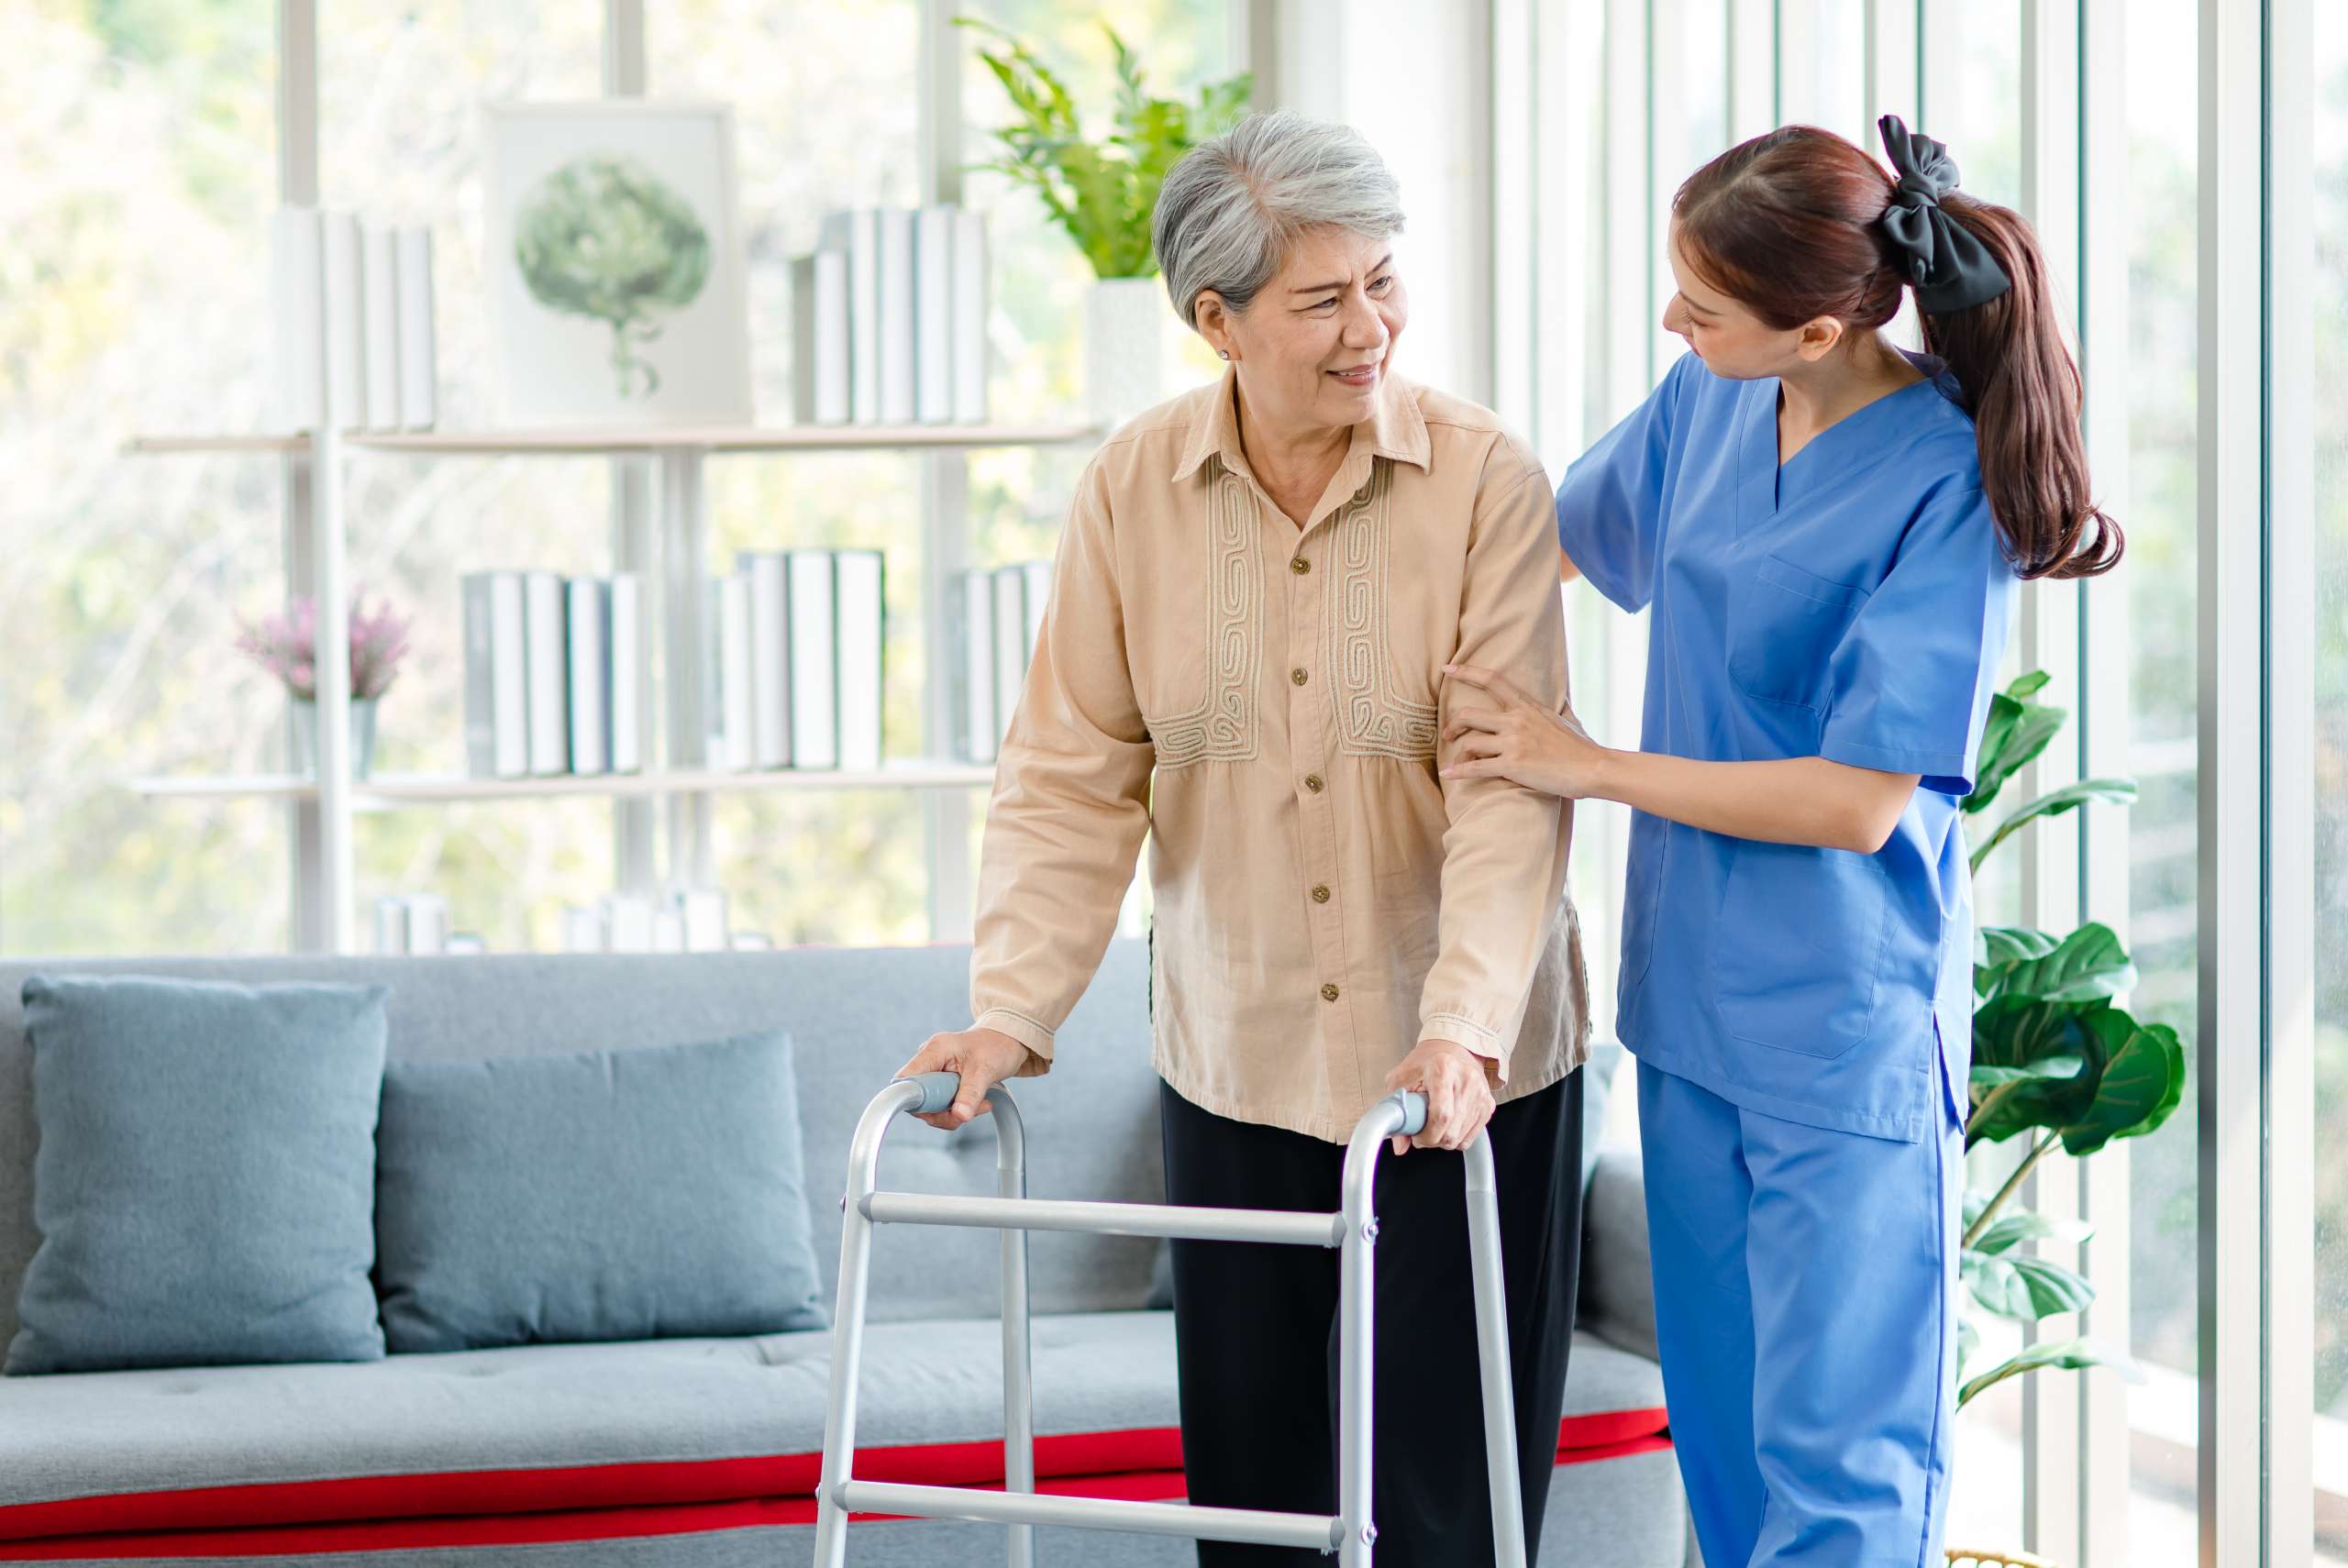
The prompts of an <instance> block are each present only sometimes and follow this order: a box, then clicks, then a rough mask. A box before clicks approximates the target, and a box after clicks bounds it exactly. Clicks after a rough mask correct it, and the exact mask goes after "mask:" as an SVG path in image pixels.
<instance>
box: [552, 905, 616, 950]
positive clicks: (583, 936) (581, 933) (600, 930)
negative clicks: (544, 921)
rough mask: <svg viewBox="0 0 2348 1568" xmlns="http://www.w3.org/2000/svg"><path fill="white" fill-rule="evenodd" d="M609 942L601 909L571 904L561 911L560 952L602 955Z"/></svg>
mask: <svg viewBox="0 0 2348 1568" xmlns="http://www.w3.org/2000/svg"><path fill="white" fill-rule="evenodd" d="M609 940H610V937H609V933H608V930H607V928H606V927H605V925H604V911H602V910H601V909H599V908H593V907H587V908H582V907H581V906H580V905H577V904H572V905H570V906H569V907H567V908H566V909H564V911H562V950H563V951H564V952H565V953H602V952H604V951H605V950H606V946H607V944H608V943H609Z"/></svg>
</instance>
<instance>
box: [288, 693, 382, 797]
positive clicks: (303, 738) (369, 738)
mask: <svg viewBox="0 0 2348 1568" xmlns="http://www.w3.org/2000/svg"><path fill="white" fill-rule="evenodd" d="M292 701H293V704H294V773H295V774H296V775H297V776H299V777H301V778H316V777H317V773H318V705H317V703H316V702H315V701H309V700H306V699H305V698H300V697H295V698H293V699H292ZM377 701H378V699H376V698H373V697H354V698H352V699H351V702H350V776H351V777H352V778H366V777H367V775H368V774H369V773H370V772H371V770H372V769H373V768H374V766H375V703H376V702H377Z"/></svg>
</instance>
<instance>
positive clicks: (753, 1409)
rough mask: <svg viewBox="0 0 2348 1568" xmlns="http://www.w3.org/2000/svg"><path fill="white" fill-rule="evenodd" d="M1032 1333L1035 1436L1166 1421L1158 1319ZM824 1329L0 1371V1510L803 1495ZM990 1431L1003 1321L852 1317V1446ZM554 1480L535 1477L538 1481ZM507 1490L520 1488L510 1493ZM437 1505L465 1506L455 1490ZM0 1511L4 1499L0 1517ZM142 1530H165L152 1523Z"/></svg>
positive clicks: (820, 1411) (1620, 1371)
mask: <svg viewBox="0 0 2348 1568" xmlns="http://www.w3.org/2000/svg"><path fill="white" fill-rule="evenodd" d="M1033 1343H1034V1351H1035V1376H1036V1383H1035V1387H1036V1404H1035V1409H1036V1432H1037V1434H1038V1436H1039V1437H1042V1438H1049V1437H1052V1436H1055V1435H1062V1434H1070V1433H1135V1432H1150V1431H1162V1430H1168V1429H1173V1428H1176V1427H1177V1426H1178V1425H1179V1419H1180V1418H1179V1407H1178V1403H1177V1399H1176V1396H1175V1386H1174V1324H1173V1319H1172V1315H1171V1314H1170V1313H1164V1312H1104V1313H1091V1314H1085V1315H1083V1316H1079V1317H1067V1318H1039V1319H1037V1320H1036V1323H1035V1327H1034V1340H1033ZM831 1344H832V1336H831V1334H830V1332H829V1331H820V1332H812V1333H799V1334H779V1335H768V1336H763V1337H759V1338H754V1339H736V1340H661V1341H655V1342H640V1343H628V1344H580V1345H530V1346H520V1347H515V1348H509V1349H504V1350H491V1351H471V1352H463V1353H456V1354H451V1355H415V1356H393V1357H391V1358H390V1359H388V1360H385V1361H382V1362H379V1363H376V1364H373V1365H370V1366H338V1365H315V1366H302V1367H282V1368H264V1367H219V1368H203V1369H191V1370H184V1371H168V1372H164V1371H157V1372H129V1373H107V1374H100V1375H92V1376H88V1377H82V1378H75V1379H72V1380H70V1382H71V1386H67V1384H66V1382H64V1381H61V1380H57V1379H44V1380H27V1381H24V1382H19V1383H13V1384H5V1385H0V1509H6V1508H7V1507H15V1506H19V1505H23V1504H29V1503H43V1502H51V1501H55V1500H58V1499H61V1498H70V1497H105V1496H114V1495H121V1494H129V1493H154V1492H161V1491H166V1490H174V1489H184V1488H196V1487H212V1486H235V1485H251V1484H255V1483H280V1484H283V1483H299V1482H304V1481H318V1480H338V1479H347V1478H351V1477H360V1476H410V1475H424V1476H430V1475H449V1474H461V1473H463V1472H467V1471H483V1470H489V1471H498V1472H504V1473H509V1474H511V1473H521V1472H533V1471H537V1472H544V1473H545V1474H544V1476H543V1477H542V1483H543V1485H545V1486H547V1487H548V1488H557V1487H559V1485H562V1484H563V1482H564V1477H563V1476H562V1475H561V1474H560V1472H563V1471H566V1470H570V1469H573V1468H577V1467H584V1466H596V1465H613V1464H633V1465H647V1466H661V1465H689V1464H692V1463H696V1462H704V1461H711V1460H721V1459H742V1458H752V1457H755V1458H759V1459H763V1460H767V1461H770V1462H771V1463H768V1464H765V1465H762V1466H759V1467H758V1468H757V1469H756V1470H755V1472H754V1473H753V1474H752V1475H751V1477H750V1479H751V1481H752V1483H753V1484H754V1485H757V1486H758V1487H759V1489H760V1491H761V1492H763V1493H765V1494H766V1495H769V1496H777V1495H794V1494H795V1495H804V1494H806V1493H808V1492H810V1491H812V1490H813V1486H814V1475H815V1468H814V1463H813V1456H814V1455H815V1454H817V1453H818V1452H820V1451H821V1450H822V1447H823V1439H824V1405H825V1395H826V1392H827V1390H828V1386H829V1380H830V1375H831ZM1662 1403H1663V1391H1662V1383H1661V1376H1660V1374H1659V1372H1658V1370H1657V1368H1656V1366H1655V1364H1653V1363H1652V1362H1648V1361H1645V1360H1643V1359H1641V1358H1639V1357H1637V1356H1633V1355H1629V1354H1626V1353H1623V1352H1622V1351H1618V1350H1616V1349H1614V1348H1613V1347H1611V1346H1610V1345H1608V1344H1606V1343H1604V1342H1601V1341H1598V1340H1594V1339H1592V1338H1590V1337H1589V1336H1588V1335H1581V1336H1578V1337H1577V1338H1576V1340H1575V1342H1574V1352H1573V1369H1572V1374H1571V1375H1570V1377H1569V1378H1568V1379H1567V1387H1566V1409H1567V1416H1568V1418H1569V1419H1570V1418H1574V1417H1587V1416H1589V1415H1591V1414H1593V1413H1597V1412H1604V1411H1613V1410H1644V1409H1652V1408H1659V1407H1660V1406H1661V1405H1662ZM1001 1440H1002V1325H1001V1323H1000V1322H999V1321H997V1320H993V1319H985V1320H955V1321H948V1322H936V1323H890V1324H876V1325H874V1326H873V1327H872V1328H871V1329H870V1330H869V1334H868V1337H867V1339H866V1342H865V1357H864V1380H863V1389H862V1399H861V1405H860V1408H859V1412H858V1432H857V1446H858V1449H859V1450H869V1449H881V1448H903V1447H908V1446H914V1445H918V1446H920V1447H922V1448H925V1449H938V1448H941V1447H951V1446H953V1445H958V1444H977V1445H986V1444H994V1445H997V1446H994V1447H991V1448H987V1449H984V1450H983V1451H982V1452H977V1453H971V1454H964V1455H955V1454H946V1455H942V1456H933V1458H932V1460H931V1463H930V1473H932V1474H935V1476H936V1479H938V1480H940V1481H941V1482H944V1483H946V1484H959V1481H958V1478H957V1477H955V1476H954V1475H953V1474H951V1471H952V1467H953V1466H955V1465H958V1464H959V1465H963V1466H965V1467H969V1466H980V1467H983V1466H984V1465H986V1464H990V1463H991V1464H996V1465H999V1464H1000V1462H1001V1457H1002V1455H1001V1449H1000V1446H999V1444H1000V1442H1001ZM1088 1452H1090V1451H1088ZM794 1461H795V1463H792V1462H794ZM940 1466H943V1467H945V1469H944V1470H943V1471H942V1472H941V1471H940V1470H939V1467H940ZM1135 1467H1137V1468H1150V1467H1153V1466H1151V1465H1149V1464H1148V1463H1146V1462H1144V1463H1140V1464H1138V1465H1135ZM866 1468H867V1472H868V1474H870V1473H873V1472H872V1471H871V1468H870V1467H869V1466H868V1467H866ZM1046 1470H1047V1474H1048V1473H1049V1470H1050V1466H1049V1465H1048V1464H1047V1466H1046ZM997 1474H999V1471H998V1472H997ZM740 1481H741V1477H740V1475H739V1474H738V1473H735V1474H727V1475H725V1476H722V1477H718V1478H717V1479H715V1480H714V1481H713V1483H712V1486H713V1487H714V1488H715V1490H714V1493H713V1495H722V1496H739V1495H741V1493H740V1492H739V1491H738V1490H726V1489H725V1488H728V1487H738V1486H739V1485H740ZM638 1483H640V1484H642V1485H648V1486H656V1487H658V1488H659V1491H660V1493H661V1495H665V1496H677V1495H679V1488H678V1485H677V1483H676V1477H675V1476H674V1475H670V1476H665V1477H664V1476H659V1475H655V1474H641V1475H637V1476H636V1477H634V1478H633V1480H632V1479H631V1478H630V1477H628V1476H626V1475H622V1474H616V1473H613V1472H605V1473H604V1474H602V1475H600V1476H598V1477H595V1478H594V1485H595V1491H594V1492H593V1495H592V1496H593V1499H594V1500H595V1502H596V1503H597V1505H598V1506H617V1505H622V1504H626V1503H628V1502H632V1501H641V1500H644V1499H643V1498H640V1497H638V1496H636V1495H635V1494H633V1493H630V1492H627V1491H626V1490H624V1488H626V1487H627V1486H629V1485H636V1484H638ZM515 1485H519V1483H515ZM560 1495H561V1494H560V1493H559V1491H555V1490H549V1491H548V1493H547V1497H548V1499H549V1500H551V1499H552V1498H554V1497H557V1496H560ZM507 1500H508V1502H509V1503H511V1504H512V1506H514V1507H521V1506H524V1503H525V1499H524V1498H523V1497H522V1496H520V1495H519V1494H518V1493H509V1494H508V1496H507ZM281 1501H282V1500H281ZM570 1506H579V1505H578V1503H577V1502H576V1501H574V1502H573V1503H572V1504H571V1505H570ZM401 1511H403V1512H411V1511H413V1512H430V1511H436V1509H435V1507H434V1500H433V1498H432V1497H431V1496H428V1495H427V1494H426V1493H422V1492H419V1493H416V1494H415V1495H414V1496H404V1498H403V1507H402V1509H401ZM447 1511H450V1512H464V1511H470V1510H469V1509H466V1508H464V1507H459V1506H453V1505H452V1506H449V1507H448V1508H447ZM311 1517H316V1515H313V1516H311ZM5 1524H6V1515H5V1513H0V1527H4V1526H5ZM146 1528H170V1526H169V1524H167V1523H165V1522H164V1521H163V1520H161V1519H160V1518H158V1519H155V1520H153V1521H152V1522H150V1523H149V1524H148V1525H147V1526H146Z"/></svg>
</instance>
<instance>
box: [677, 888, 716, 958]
mask: <svg viewBox="0 0 2348 1568" xmlns="http://www.w3.org/2000/svg"><path fill="white" fill-rule="evenodd" d="M677 912H678V913H679V914H681V915H682V916H683V917H684V922H685V951H686V952H688V953H723V952H724V951H725V948H726V945H727V939H726V925H725V893H724V892H723V891H721V890H720V889H715V888H682V889H678V892H677Z"/></svg>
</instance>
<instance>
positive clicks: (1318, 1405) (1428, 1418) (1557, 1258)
mask: <svg viewBox="0 0 2348 1568" xmlns="http://www.w3.org/2000/svg"><path fill="white" fill-rule="evenodd" d="M1581 1086H1582V1080H1581V1075H1580V1073H1578V1072H1576V1073H1573V1074H1570V1075H1569V1076H1567V1077H1566V1078H1565V1079H1564V1080H1563V1081H1562V1082H1559V1083H1556V1084H1553V1085H1551V1086H1550V1087H1549V1088H1545V1089H1543V1090H1540V1091H1539V1092H1537V1093H1534V1094H1530V1095H1527V1096H1525V1097H1524V1098H1523V1099H1519V1100H1513V1101H1512V1102H1510V1103H1509V1104H1506V1105H1503V1106H1501V1108H1500V1109H1499V1110H1498V1111H1497V1112H1495V1113H1494V1115H1493V1117H1492V1122H1491V1129H1490V1136H1491V1140H1492V1156H1493V1161H1494V1165H1495V1168H1496V1172H1497V1175H1498V1177H1499V1187H1500V1211H1501V1253H1502V1258H1503V1262H1504V1268H1505V1275H1506V1278H1507V1286H1508V1290H1507V1295H1508V1332H1509V1348H1510V1351H1511V1353H1512V1359H1513V1368H1512V1370H1513V1374H1514V1381H1515V1389H1516V1422H1517V1452H1518V1471H1519V1480H1520V1482H1521V1485H1522V1489H1523V1497H1524V1529H1525V1538H1526V1550H1527V1552H1528V1554H1529V1555H1528V1559H1527V1560H1528V1562H1538V1554H1539V1550H1540V1542H1541V1518H1542V1515H1543V1513H1544V1511H1545V1509H1546V1507H1547V1505H1548V1500H1549V1481H1550V1474H1551V1472H1552V1470H1553V1469H1554V1468H1555V1467H1556V1459H1557V1425H1558V1421H1559V1419H1560V1418H1561V1416H1562V1414H1563V1407H1564V1404H1565V1390H1566V1358H1567V1353H1568V1351H1569V1350H1570V1348H1571V1345H1572V1342H1573V1320H1574V1300H1575V1291H1576V1285H1577V1281H1578V1275H1579V1274H1580V1264H1581V1132H1582V1128H1581V1093H1582V1088H1581ZM1158 1108H1159V1120H1160V1123H1161V1125H1162V1127H1163V1130H1164V1136H1165V1142H1166V1187H1167V1197H1168V1201H1169V1202H1172V1203H1178V1204H1185V1205H1190V1204H1196V1205H1200V1206H1203V1207H1207V1208H1223V1209H1329V1210H1335V1209H1338V1208H1339V1207H1341V1205H1342V1201H1343V1198H1342V1192H1341V1186H1342V1184H1341V1180H1340V1176H1341V1173H1342V1170H1343V1167H1344V1164H1345V1153H1346V1152H1345V1150H1344V1148H1343V1147H1341V1146H1340V1145H1338V1144H1335V1143H1324V1142H1322V1141H1321V1140H1320V1139H1317V1138H1310V1137H1306V1136H1305V1135H1304V1134H1302V1133H1299V1132H1287V1131H1285V1130H1283V1129H1280V1128H1276V1127H1263V1126H1257V1125H1255V1124H1253V1123H1249V1122H1243V1121H1231V1120H1229V1119H1228V1118H1225V1117H1221V1116H1217V1115H1214V1114H1213V1112H1211V1111H1207V1110H1201V1109H1200V1108H1199V1107H1198V1106H1195V1105H1193V1104H1191V1102H1190V1101H1189V1100H1186V1099H1183V1098H1182V1097H1181V1096H1180V1095H1178V1094H1176V1093H1175V1092H1174V1091H1173V1089H1172V1088H1168V1087H1166V1086H1165V1085H1163V1084H1161V1085H1160V1086H1159V1091H1158ZM1465 1176H1466V1161H1465V1157H1464V1156H1463V1155H1460V1154H1453V1153H1449V1152H1446V1151H1444V1150H1437V1149H1413V1150H1412V1151H1411V1152H1410V1153H1409V1154H1404V1155H1402V1156H1401V1158H1400V1159H1397V1158H1395V1157H1394V1155H1393V1154H1392V1153H1391V1152H1390V1151H1389V1152H1388V1153H1386V1154H1381V1155H1380V1156H1379V1169H1378V1177H1377V1185H1376V1189H1375V1190H1376V1197H1377V1203H1378V1219H1379V1238H1378V1247H1377V1253H1376V1259H1377V1291H1376V1293H1377V1300H1376V1314H1377V1354H1376V1379H1377V1383H1376V1389H1375V1393H1374V1395H1373V1398H1372V1409H1371V1434H1372V1442H1373V1444H1374V1445H1375V1446H1374V1448H1373V1453H1374V1456H1375V1460H1376V1470H1375V1474H1376V1485H1375V1492H1374V1494H1373V1496H1372V1497H1371V1514H1370V1517H1371V1518H1372V1519H1373V1520H1374V1521H1375V1522H1376V1524H1377V1526H1378V1561H1379V1563H1380V1564H1381V1565H1382V1568H1432V1565H1434V1564H1438V1563H1440V1564H1444V1565H1445V1568H1454V1565H1466V1564H1474V1563H1479V1562H1481V1563H1489V1562H1491V1561H1492V1519H1491V1503H1490V1496H1489V1493H1488V1491H1487V1486H1486V1480H1485V1468H1484V1435H1483V1434H1484V1408H1483V1403H1484V1402H1483V1397H1482V1394H1481V1392H1480V1390H1479V1384H1478V1381H1477V1363H1476V1317H1475V1296H1474V1290H1473V1284H1472V1281H1471V1279H1470V1277H1469V1275H1468V1272H1467V1194H1466V1181H1465ZM1173 1252H1174V1328H1175V1339H1176V1344H1177V1356H1178V1361H1179V1367H1180V1383H1181V1396H1182V1460H1183V1467H1184V1469H1185V1471H1186V1473H1187V1476H1188V1482H1189V1489H1190V1498H1191V1502H1193V1503H1199V1504H1207V1505H1212V1506H1214V1507H1235V1508H1277V1509H1281V1510H1284V1511H1290V1512H1299V1513H1323V1514H1334V1513H1335V1512H1336V1511H1337V1481H1336V1475H1337V1447H1336V1442H1337V1424H1336V1423H1337V1367H1336V1356H1337V1343H1338V1342H1337V1297H1338V1286H1337V1275H1338V1270H1337V1264H1338V1254H1337V1253H1336V1252H1335V1250H1334V1249H1323V1248H1318V1247H1291V1246H1280V1245H1273V1244H1270V1243H1264V1242H1185V1241H1178V1242H1174V1244H1173ZM1328 1561H1329V1559H1327V1558H1324V1556H1322V1555H1321V1554H1320V1553H1319V1552H1317V1551H1301V1550H1295V1549H1291V1548H1286V1547H1270V1546H1239V1545H1233V1544H1230V1543H1227V1542H1222V1541H1201V1542H1200V1543H1199V1562H1200V1563H1201V1564H1202V1568H1237V1565H1240V1564H1247V1565H1250V1568H1254V1565H1258V1564H1270V1563H1283V1564H1285V1563H1298V1564H1303V1563H1312V1564H1315V1565H1316V1568H1321V1565H1325V1563H1326V1562H1328Z"/></svg>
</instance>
